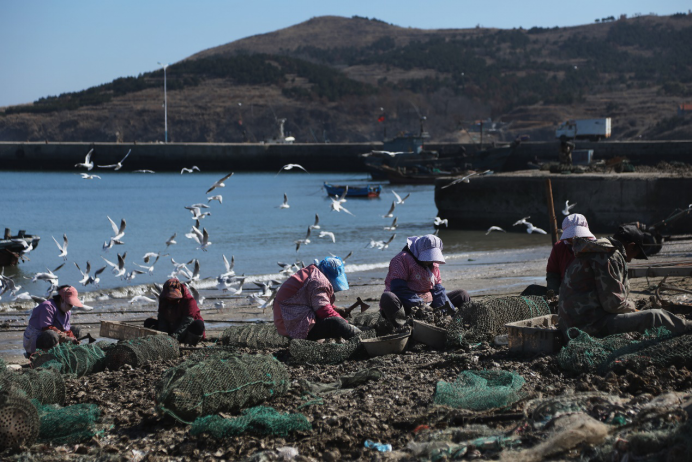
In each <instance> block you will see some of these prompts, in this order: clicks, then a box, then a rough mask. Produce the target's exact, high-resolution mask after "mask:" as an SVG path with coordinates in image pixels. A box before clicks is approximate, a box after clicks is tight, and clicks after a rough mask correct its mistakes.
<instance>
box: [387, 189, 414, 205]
mask: <svg viewBox="0 0 693 462" xmlns="http://www.w3.org/2000/svg"><path fill="white" fill-rule="evenodd" d="M392 194H394V195H395V197H396V198H397V200H396V201H395V202H396V203H397V205H399V204H404V201H406V200H407V199H409V196H411V193H409V194H407V195H406V196H404V199H402V198H401V197H399V194H397V193H396V192H395V191H394V190H393V191H392Z"/></svg>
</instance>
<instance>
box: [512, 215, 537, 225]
mask: <svg viewBox="0 0 693 462" xmlns="http://www.w3.org/2000/svg"><path fill="white" fill-rule="evenodd" d="M528 218H532V217H531V216H530V217H524V218H522V219H520V220H517V221H516V222H515V223H513V226H517V225H526V224H527V219H528Z"/></svg>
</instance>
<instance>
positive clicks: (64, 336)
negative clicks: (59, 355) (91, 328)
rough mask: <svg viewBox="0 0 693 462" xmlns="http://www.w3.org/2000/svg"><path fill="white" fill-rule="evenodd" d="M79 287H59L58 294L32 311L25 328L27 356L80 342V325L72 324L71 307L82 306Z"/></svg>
mask: <svg viewBox="0 0 693 462" xmlns="http://www.w3.org/2000/svg"><path fill="white" fill-rule="evenodd" d="M83 306H84V305H83V304H82V302H80V301H79V298H78V296H77V289H75V288H74V287H72V286H67V285H66V286H60V287H58V295H56V296H54V297H53V298H49V299H48V300H46V301H44V302H43V303H41V304H40V305H38V306H37V307H36V308H34V311H32V312H31V318H29V325H28V326H27V328H26V330H25V331H24V350H25V351H26V354H25V356H27V357H28V356H29V355H31V354H33V353H34V352H36V350H37V349H40V350H50V349H51V348H53V347H54V346H55V345H57V344H59V343H66V342H67V343H75V344H78V343H79V341H78V340H77V339H78V338H79V334H80V330H79V327H76V326H72V325H70V319H71V318H72V308H73V307H77V308H81V307H83Z"/></svg>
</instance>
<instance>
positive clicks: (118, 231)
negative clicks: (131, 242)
mask: <svg viewBox="0 0 693 462" xmlns="http://www.w3.org/2000/svg"><path fill="white" fill-rule="evenodd" d="M106 218H108V221H110V222H111V228H113V234H114V236H113V237H112V238H111V239H113V240H120V239H121V238H122V237H123V236H125V219H123V218H121V219H120V228H119V227H118V226H116V224H115V222H114V221H113V220H111V217H109V216H108V215H106Z"/></svg>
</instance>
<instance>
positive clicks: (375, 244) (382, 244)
mask: <svg viewBox="0 0 693 462" xmlns="http://www.w3.org/2000/svg"><path fill="white" fill-rule="evenodd" d="M396 236H397V234H393V235H392V236H391V237H390V239H388V240H387V241H374V240H373V239H371V243H370V244H369V245H368V247H370V248H371V249H372V248H377V249H378V250H385V249H387V248H388V247H389V246H390V243H391V242H392V241H393V240H394V239H395V237H396ZM342 261H344V260H342Z"/></svg>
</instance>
